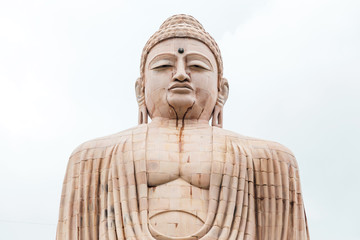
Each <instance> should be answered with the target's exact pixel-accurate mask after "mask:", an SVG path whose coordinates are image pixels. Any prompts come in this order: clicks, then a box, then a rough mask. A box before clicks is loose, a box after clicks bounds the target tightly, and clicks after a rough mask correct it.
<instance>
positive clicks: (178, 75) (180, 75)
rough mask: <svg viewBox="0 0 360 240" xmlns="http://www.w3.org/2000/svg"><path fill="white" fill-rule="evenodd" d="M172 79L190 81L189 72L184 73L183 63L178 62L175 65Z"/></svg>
mask: <svg viewBox="0 0 360 240" xmlns="http://www.w3.org/2000/svg"><path fill="white" fill-rule="evenodd" d="M173 81H181V82H183V81H190V76H189V74H187V73H186V69H185V64H184V63H182V62H179V63H178V64H177V67H176V72H175V74H174V76H173Z"/></svg>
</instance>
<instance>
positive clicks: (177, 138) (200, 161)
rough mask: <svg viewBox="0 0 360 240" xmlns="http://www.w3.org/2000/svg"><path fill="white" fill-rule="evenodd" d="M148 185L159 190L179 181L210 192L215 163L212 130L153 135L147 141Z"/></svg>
mask: <svg viewBox="0 0 360 240" xmlns="http://www.w3.org/2000/svg"><path fill="white" fill-rule="evenodd" d="M145 156H146V163H147V181H148V185H149V187H155V186H159V185H162V184H166V183H168V182H172V181H174V180H176V179H178V178H181V179H183V180H184V181H185V182H187V183H189V184H190V185H193V186H196V187H199V188H202V189H209V185H210V172H211V163H212V134H211V131H209V129H200V130H197V131H196V132H195V133H194V132H193V131H183V132H179V131H164V132H162V131H161V130H158V131H152V129H150V130H149V132H148V137H147V139H146V150H145Z"/></svg>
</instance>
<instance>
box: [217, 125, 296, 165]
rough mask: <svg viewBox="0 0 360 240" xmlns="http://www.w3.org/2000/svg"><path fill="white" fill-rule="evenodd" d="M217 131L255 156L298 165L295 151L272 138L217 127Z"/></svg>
mask: <svg viewBox="0 0 360 240" xmlns="http://www.w3.org/2000/svg"><path fill="white" fill-rule="evenodd" d="M216 131H217V132H218V133H219V134H220V135H223V136H226V137H227V138H230V139H231V140H232V141H233V142H235V143H236V144H237V145H238V146H240V147H242V148H244V149H247V151H248V152H250V153H251V155H252V157H253V158H271V159H277V160H278V161H280V162H286V163H288V164H291V165H293V166H294V167H297V162H296V158H295V155H294V154H293V152H292V151H291V150H290V149H289V148H287V147H286V146H284V145H282V144H280V143H278V142H275V141H270V140H264V139H260V138H254V137H249V136H245V135H241V134H238V133H235V132H232V131H229V130H225V129H220V128H217V129H216Z"/></svg>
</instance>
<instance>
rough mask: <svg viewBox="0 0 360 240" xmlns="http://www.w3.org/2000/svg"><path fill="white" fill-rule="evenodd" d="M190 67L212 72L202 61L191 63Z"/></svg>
mask: <svg viewBox="0 0 360 240" xmlns="http://www.w3.org/2000/svg"><path fill="white" fill-rule="evenodd" d="M189 67H190V68H193V69H197V70H210V67H209V66H208V65H207V64H205V63H203V62H202V61H191V62H189Z"/></svg>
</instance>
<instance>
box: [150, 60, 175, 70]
mask: <svg viewBox="0 0 360 240" xmlns="http://www.w3.org/2000/svg"><path fill="white" fill-rule="evenodd" d="M172 66H173V62H172V61H170V60H168V59H160V60H157V61H155V62H154V63H152V64H151V66H150V69H151V70H164V69H167V68H171V67H172Z"/></svg>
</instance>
